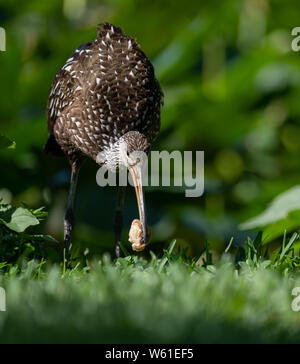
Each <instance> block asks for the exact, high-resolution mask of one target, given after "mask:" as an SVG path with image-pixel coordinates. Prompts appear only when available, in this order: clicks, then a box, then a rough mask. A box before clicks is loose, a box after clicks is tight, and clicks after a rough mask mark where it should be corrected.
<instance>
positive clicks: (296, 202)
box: [239, 185, 300, 243]
mask: <svg viewBox="0 0 300 364" xmlns="http://www.w3.org/2000/svg"><path fill="white" fill-rule="evenodd" d="M299 226H300V186H299V185H297V186H294V187H292V188H291V189H289V190H287V191H285V192H283V193H282V194H280V195H279V196H277V197H276V198H275V199H274V200H273V201H272V202H271V203H270V205H269V206H268V207H267V209H266V210H265V211H264V212H263V213H261V214H260V215H258V216H256V217H254V218H252V219H250V220H248V221H246V222H244V223H242V224H241V225H240V226H239V228H240V229H241V230H250V229H256V228H264V243H266V242H268V241H271V240H273V239H274V238H276V237H278V236H280V235H282V234H283V232H284V231H285V230H286V231H291V230H292V229H295V228H297V227H299Z"/></svg>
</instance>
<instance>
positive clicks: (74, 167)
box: [64, 162, 80, 264]
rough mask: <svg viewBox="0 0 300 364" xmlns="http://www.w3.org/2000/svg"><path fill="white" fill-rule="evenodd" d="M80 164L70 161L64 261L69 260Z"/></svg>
mask: <svg viewBox="0 0 300 364" xmlns="http://www.w3.org/2000/svg"><path fill="white" fill-rule="evenodd" d="M79 169H80V166H79V164H78V163H76V162H73V163H72V173H71V182H70V191H69V197H68V203H67V209H66V214H65V220H64V245H65V254H64V259H65V263H66V264H67V263H68V260H69V250H70V243H71V236H72V231H73V227H74V213H73V208H74V199H75V194H76V186H77V181H78V174H79Z"/></svg>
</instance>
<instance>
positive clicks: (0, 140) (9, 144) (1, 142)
mask: <svg viewBox="0 0 300 364" xmlns="http://www.w3.org/2000/svg"><path fill="white" fill-rule="evenodd" d="M15 146H16V143H15V142H13V141H11V140H10V139H8V138H7V137H6V136H4V135H0V149H7V148H9V149H14V148H15Z"/></svg>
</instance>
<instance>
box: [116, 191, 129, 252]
mask: <svg viewBox="0 0 300 364" xmlns="http://www.w3.org/2000/svg"><path fill="white" fill-rule="evenodd" d="M125 191H126V187H125V186H119V187H118V201H117V208H116V212H115V223H114V228H115V243H116V256H117V258H120V256H121V247H120V242H121V238H122V228H123V205H124V199H125Z"/></svg>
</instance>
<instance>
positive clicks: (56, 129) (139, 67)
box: [46, 23, 163, 162]
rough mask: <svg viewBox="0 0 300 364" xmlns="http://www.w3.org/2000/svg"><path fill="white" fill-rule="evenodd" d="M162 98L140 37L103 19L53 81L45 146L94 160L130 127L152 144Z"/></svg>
mask: <svg viewBox="0 0 300 364" xmlns="http://www.w3.org/2000/svg"><path fill="white" fill-rule="evenodd" d="M162 100H163V94H162V91H161V89H160V86H159V83H158V81H157V80H156V78H155V75H154V70H153V66H152V64H151V63H150V61H149V60H148V58H147V57H146V56H145V54H144V53H143V52H142V51H141V49H140V46H139V45H138V43H137V42H136V40H135V39H133V38H130V37H128V36H126V35H124V34H123V32H122V30H121V28H118V27H115V26H113V25H111V24H107V23H106V24H102V25H100V27H99V28H98V36H97V39H96V40H95V41H93V42H89V43H86V44H83V45H81V46H80V47H78V48H77V49H76V50H75V52H74V54H73V55H72V56H71V58H70V59H68V60H67V62H66V63H65V65H64V66H63V67H62V68H61V70H60V71H59V72H58V73H57V75H56V77H55V79H54V81H53V83H52V86H51V90H50V96H49V99H48V105H47V114H48V115H47V116H48V129H49V133H50V136H49V141H48V144H47V146H46V149H47V150H48V151H49V152H52V153H54V154H58V153H57V151H58V150H59V148H61V150H62V151H63V152H64V154H65V155H66V156H67V157H68V159H69V160H70V162H72V161H74V160H76V159H78V158H80V156H82V155H86V156H89V157H91V158H93V159H94V160H96V158H97V155H98V153H99V152H102V151H103V150H106V149H109V148H111V147H112V146H113V144H115V143H116V142H117V141H118V140H119V139H120V138H121V137H122V136H123V135H124V134H126V133H127V132H129V131H139V132H140V133H142V134H144V135H145V136H146V138H147V141H148V143H149V144H151V143H152V141H153V140H154V139H155V137H156V136H157V134H158V132H159V129H160V108H161V104H162ZM57 144H58V145H57ZM58 146H59V147H58Z"/></svg>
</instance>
